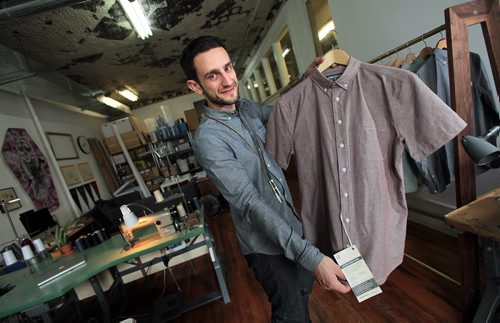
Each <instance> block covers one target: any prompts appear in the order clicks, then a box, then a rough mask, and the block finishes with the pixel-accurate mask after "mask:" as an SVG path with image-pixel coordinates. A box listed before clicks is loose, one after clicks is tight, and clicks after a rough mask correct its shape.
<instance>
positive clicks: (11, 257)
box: [2, 250, 17, 266]
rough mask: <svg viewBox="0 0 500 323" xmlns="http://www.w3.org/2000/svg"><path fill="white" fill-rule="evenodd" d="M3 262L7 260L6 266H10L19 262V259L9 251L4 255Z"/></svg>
mask: <svg viewBox="0 0 500 323" xmlns="http://www.w3.org/2000/svg"><path fill="white" fill-rule="evenodd" d="M2 257H3V260H5V265H6V266H10V265H12V264H14V263H16V262H17V258H16V256H15V255H14V252H13V251H12V250H7V251H5V252H4V253H2Z"/></svg>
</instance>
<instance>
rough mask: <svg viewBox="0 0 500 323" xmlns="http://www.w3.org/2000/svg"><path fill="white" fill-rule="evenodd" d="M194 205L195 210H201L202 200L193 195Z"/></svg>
mask: <svg viewBox="0 0 500 323" xmlns="http://www.w3.org/2000/svg"><path fill="white" fill-rule="evenodd" d="M193 206H194V209H195V210H199V209H200V201H199V200H198V198H197V197H193Z"/></svg>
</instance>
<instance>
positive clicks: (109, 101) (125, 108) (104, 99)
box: [96, 95, 130, 112]
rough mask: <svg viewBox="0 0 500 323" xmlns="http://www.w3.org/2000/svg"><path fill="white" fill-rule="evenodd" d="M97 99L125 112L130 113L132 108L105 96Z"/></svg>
mask: <svg viewBox="0 0 500 323" xmlns="http://www.w3.org/2000/svg"><path fill="white" fill-rule="evenodd" d="M96 99H97V101H99V102H101V103H104V104H105V105H107V106H109V107H112V108H115V109H119V110H122V111H125V112H130V108H129V107H128V106H126V105H125V104H123V103H121V102H118V101H116V100H115V99H112V98H110V97H107V96H104V95H99V96H97V97H96Z"/></svg>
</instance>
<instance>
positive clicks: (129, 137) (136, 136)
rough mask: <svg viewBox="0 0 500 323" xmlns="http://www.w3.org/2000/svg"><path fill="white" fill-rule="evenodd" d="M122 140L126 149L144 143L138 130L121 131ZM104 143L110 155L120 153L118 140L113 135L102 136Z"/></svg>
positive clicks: (144, 140)
mask: <svg viewBox="0 0 500 323" xmlns="http://www.w3.org/2000/svg"><path fill="white" fill-rule="evenodd" d="M121 136H122V140H123V143H124V144H125V147H126V148H127V149H134V148H138V147H140V146H143V145H145V144H146V139H145V138H144V136H143V135H142V133H141V132H138V131H130V132H126V133H122V134H121ZM104 143H105V144H106V147H108V151H109V153H110V154H111V155H114V154H118V153H121V152H122V150H121V148H120V145H119V144H118V140H117V139H116V137H115V136H113V137H107V138H104Z"/></svg>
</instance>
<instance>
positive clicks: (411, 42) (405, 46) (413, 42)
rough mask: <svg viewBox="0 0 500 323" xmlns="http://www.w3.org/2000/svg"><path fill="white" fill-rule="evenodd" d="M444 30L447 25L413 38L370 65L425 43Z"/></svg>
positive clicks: (372, 61)
mask: <svg viewBox="0 0 500 323" xmlns="http://www.w3.org/2000/svg"><path fill="white" fill-rule="evenodd" d="M443 30H446V25H441V26H439V27H436V28H434V29H432V30H431V31H428V32H426V33H424V34H422V35H420V36H418V37H415V38H413V39H412V40H410V41H408V42H406V43H404V44H403V45H400V46H398V47H396V48H394V49H391V50H388V51H387V52H385V53H384V54H382V55H379V56H377V57H375V58H374V59H372V60H369V61H368V63H370V64H373V63H375V62H378V61H380V60H383V59H384V58H386V57H389V56H391V55H393V54H395V53H397V52H400V51H402V50H403V49H406V48H408V47H410V46H412V45H415V44H417V43H419V42H421V41H423V40H424V39H427V38H429V37H431V36H434V35H435V34H437V33H440V32H442V31H443Z"/></svg>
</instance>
